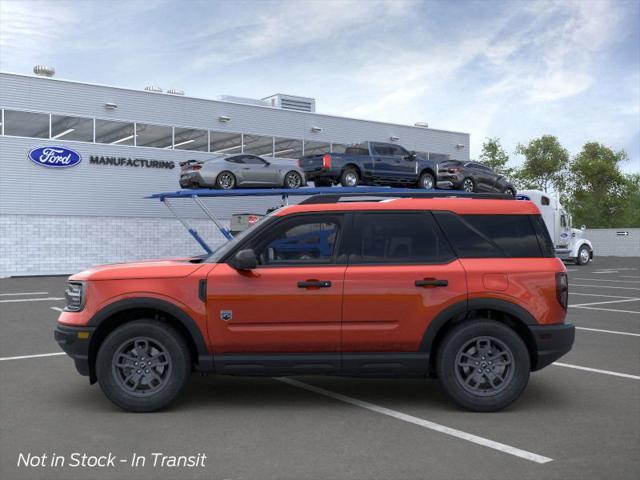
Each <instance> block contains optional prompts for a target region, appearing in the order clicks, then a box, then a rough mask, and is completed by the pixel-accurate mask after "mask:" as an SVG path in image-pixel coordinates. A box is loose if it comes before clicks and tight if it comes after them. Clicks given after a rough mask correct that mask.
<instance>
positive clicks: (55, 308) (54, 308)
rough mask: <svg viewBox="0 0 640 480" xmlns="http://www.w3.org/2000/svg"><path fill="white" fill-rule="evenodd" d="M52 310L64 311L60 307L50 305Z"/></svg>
mask: <svg viewBox="0 0 640 480" xmlns="http://www.w3.org/2000/svg"><path fill="white" fill-rule="evenodd" d="M49 308H51V310H55V311H56V312H64V310H62V309H61V308H60V307H49Z"/></svg>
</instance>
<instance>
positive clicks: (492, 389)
mask: <svg viewBox="0 0 640 480" xmlns="http://www.w3.org/2000/svg"><path fill="white" fill-rule="evenodd" d="M436 362H437V363H436V370H437V374H438V378H439V380H440V383H441V384H442V387H443V388H444V390H445V392H446V393H447V395H448V396H449V397H450V398H451V399H452V400H453V401H454V402H456V403H457V404H458V405H460V406H462V407H464V408H466V409H468V410H473V411H476V412H492V411H496V410H500V409H502V408H504V407H506V406H508V405H509V404H511V403H512V402H513V401H515V400H516V399H517V398H518V397H519V396H520V394H521V393H522V391H523V390H524V388H525V387H526V386H527V383H528V381H529V371H530V368H531V362H530V359H529V352H528V350H527V347H526V345H525V344H524V342H523V341H522V339H521V338H520V336H519V335H518V334H517V333H516V332H515V331H514V330H512V329H511V328H509V327H508V326H506V325H504V324H502V323H499V322H496V321H495V320H486V319H475V320H471V321H467V322H464V323H461V324H460V325H458V326H457V327H455V328H454V329H453V330H451V331H450V332H449V333H448V334H447V336H446V337H445V338H444V340H443V341H442V344H441V345H440V347H439V348H438V356H437V359H436Z"/></svg>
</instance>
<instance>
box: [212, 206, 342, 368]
mask: <svg viewBox="0 0 640 480" xmlns="http://www.w3.org/2000/svg"><path fill="white" fill-rule="evenodd" d="M341 234H342V216H341V215H339V214H338V215H325V214H304V215H298V216H293V217H287V218H283V219H282V220H280V221H278V223H276V224H274V225H272V226H271V227H270V228H269V229H268V231H266V232H264V233H263V234H262V235H258V236H257V237H256V238H255V239H252V240H251V241H250V243H249V244H245V245H240V246H239V247H238V248H241V249H246V248H251V249H253V250H254V251H255V252H256V254H257V257H258V259H259V265H258V267H257V268H256V269H254V270H249V271H238V270H235V269H234V268H232V267H231V266H229V265H228V264H226V263H222V264H219V265H217V266H216V267H215V268H214V269H213V270H212V271H211V273H210V274H209V277H208V280H207V314H208V334H209V338H210V342H211V344H212V345H213V349H214V359H215V360H216V366H217V368H218V367H219V365H218V359H219V358H222V357H220V355H228V354H245V355H263V354H264V355H267V354H292V353H296V354H316V353H319V352H325V353H326V352H331V353H336V361H337V362H338V364H339V356H338V352H339V351H340V322H341V316H342V310H341V308H342V290H343V283H344V273H345V270H346V266H344V265H339V264H338V262H337V252H338V249H339V244H340V241H341ZM227 360H228V359H227ZM221 371H225V369H224V368H221Z"/></svg>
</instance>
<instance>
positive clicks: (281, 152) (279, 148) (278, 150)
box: [273, 137, 302, 159]
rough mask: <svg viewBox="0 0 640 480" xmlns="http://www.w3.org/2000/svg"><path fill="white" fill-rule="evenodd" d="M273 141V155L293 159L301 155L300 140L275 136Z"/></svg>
mask: <svg viewBox="0 0 640 480" xmlns="http://www.w3.org/2000/svg"><path fill="white" fill-rule="evenodd" d="M273 141H274V146H275V150H274V152H273V156H274V157H278V158H295V159H298V158H300V157H302V140H295V139H291V138H279V137H276V138H274V139H273Z"/></svg>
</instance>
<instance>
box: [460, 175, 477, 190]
mask: <svg viewBox="0 0 640 480" xmlns="http://www.w3.org/2000/svg"><path fill="white" fill-rule="evenodd" d="M475 189H476V185H475V183H473V180H472V179H471V178H468V177H467V178H465V179H464V180H463V181H462V190H464V191H465V192H474V191H475Z"/></svg>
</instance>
